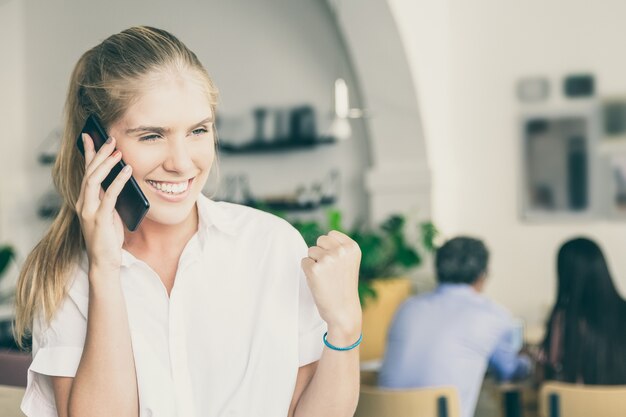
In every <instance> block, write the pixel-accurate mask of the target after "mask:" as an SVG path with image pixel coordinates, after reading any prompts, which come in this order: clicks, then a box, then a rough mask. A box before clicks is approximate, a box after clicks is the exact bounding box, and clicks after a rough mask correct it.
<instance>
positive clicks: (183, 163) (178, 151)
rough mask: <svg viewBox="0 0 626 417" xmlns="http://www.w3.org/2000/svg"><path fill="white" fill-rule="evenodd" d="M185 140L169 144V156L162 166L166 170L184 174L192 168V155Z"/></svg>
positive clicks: (177, 140)
mask: <svg viewBox="0 0 626 417" xmlns="http://www.w3.org/2000/svg"><path fill="white" fill-rule="evenodd" d="M185 139H186V138H182V139H176V140H173V141H171V142H170V149H169V154H168V157H167V158H166V160H165V163H164V164H163V167H164V168H165V169H166V170H168V171H174V172H180V173H185V172H189V171H190V169H192V168H193V166H194V163H193V159H192V154H191V152H190V149H189V145H188V143H187V141H186V140H185Z"/></svg>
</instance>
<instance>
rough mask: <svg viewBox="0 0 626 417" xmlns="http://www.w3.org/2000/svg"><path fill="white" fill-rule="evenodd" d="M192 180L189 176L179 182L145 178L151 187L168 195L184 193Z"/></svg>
mask: <svg viewBox="0 0 626 417" xmlns="http://www.w3.org/2000/svg"><path fill="white" fill-rule="evenodd" d="M194 178H195V177H194ZM192 181H193V178H190V179H188V180H187V181H180V182H168V181H153V180H146V182H147V183H148V184H150V185H151V186H152V188H154V189H156V190H157V191H160V192H162V193H165V194H170V195H178V194H184V193H185V192H186V191H187V190H188V189H189V187H190V186H191V183H192Z"/></svg>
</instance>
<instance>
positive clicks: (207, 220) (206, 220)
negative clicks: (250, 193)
mask: <svg viewBox="0 0 626 417" xmlns="http://www.w3.org/2000/svg"><path fill="white" fill-rule="evenodd" d="M196 205H197V207H198V220H199V221H198V232H197V238H198V242H199V244H200V248H201V249H204V245H205V243H206V240H207V236H208V234H209V233H210V229H212V228H215V229H217V230H218V231H219V232H222V233H225V234H227V235H229V236H234V235H235V227H234V222H233V219H232V215H231V213H230V212H229V211H228V210H227V209H226V208H225V207H223V206H222V205H221V204H220V203H216V202H215V201H212V200H210V199H209V198H208V197H206V196H205V195H204V194H202V193H200V195H199V196H198V200H197V201H196ZM192 239H193V238H192ZM135 262H139V259H137V258H136V257H135V256H134V255H133V254H131V253H130V252H128V251H127V250H125V249H122V266H130V265H132V264H133V263H135Z"/></svg>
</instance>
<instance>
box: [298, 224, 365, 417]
mask: <svg viewBox="0 0 626 417" xmlns="http://www.w3.org/2000/svg"><path fill="white" fill-rule="evenodd" d="M360 262H361V251H360V249H359V247H358V245H357V244H356V243H355V242H354V241H353V240H352V239H350V238H349V237H348V236H346V235H344V234H342V233H339V232H336V231H332V232H330V233H329V234H328V235H325V236H322V237H320V238H319V239H318V241H317V246H314V247H312V248H310V249H309V257H308V258H305V259H304V260H303V261H302V267H303V269H304V272H305V274H306V276H307V282H308V284H309V287H310V289H311V293H312V294H313V298H314V299H315V304H316V306H317V308H318V310H319V312H320V315H321V317H322V319H324V321H325V322H326V323H327V324H328V336H327V339H326V340H327V342H328V343H329V344H330V345H332V346H334V347H340V348H343V347H348V346H350V345H352V344H354V343H355V342H356V341H357V340H358V339H359V336H360V334H361V305H360V303H359V296H358V277H359V265H360ZM296 396H298V398H296ZM358 399H359V348H358V347H356V348H354V349H351V350H346V351H338V350H334V349H331V348H329V347H325V348H324V352H323V353H322V357H321V358H320V360H319V361H318V362H317V363H315V364H311V365H307V366H304V367H302V368H300V371H299V372H298V382H297V386H296V392H295V393H294V401H292V404H295V406H294V407H292V409H291V411H292V412H293V414H291V413H290V415H294V416H296V417H316V416H319V417H322V416H323V417H326V416H334V417H342V416H345V417H351V416H352V415H353V414H354V411H355V409H356V405H357V402H358Z"/></svg>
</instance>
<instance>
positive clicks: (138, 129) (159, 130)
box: [125, 116, 213, 135]
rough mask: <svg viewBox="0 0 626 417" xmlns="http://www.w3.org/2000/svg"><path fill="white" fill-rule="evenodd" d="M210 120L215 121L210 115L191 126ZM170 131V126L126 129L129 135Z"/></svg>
mask: <svg viewBox="0 0 626 417" xmlns="http://www.w3.org/2000/svg"><path fill="white" fill-rule="evenodd" d="M209 122H213V116H209V117H207V118H206V119H203V120H201V121H199V122H198V123H195V124H193V125H191V127H190V128H192V127H196V126H200V125H203V124H205V123H209ZM170 131H171V129H170V128H168V127H160V126H137V127H133V128H131V129H126V131H125V133H126V134H127V135H132V134H133V133H137V132H155V133H158V134H160V135H162V134H164V133H169V132H170Z"/></svg>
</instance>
